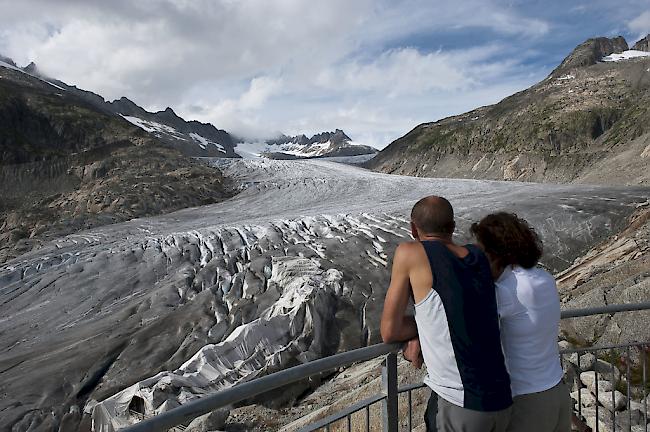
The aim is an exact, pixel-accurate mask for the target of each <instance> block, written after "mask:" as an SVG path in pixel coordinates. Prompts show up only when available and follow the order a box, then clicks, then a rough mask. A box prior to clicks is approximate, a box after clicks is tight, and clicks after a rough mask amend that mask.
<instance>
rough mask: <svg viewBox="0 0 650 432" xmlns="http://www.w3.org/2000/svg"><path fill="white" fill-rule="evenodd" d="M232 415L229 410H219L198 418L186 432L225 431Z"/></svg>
mask: <svg viewBox="0 0 650 432" xmlns="http://www.w3.org/2000/svg"><path fill="white" fill-rule="evenodd" d="M228 415H230V411H229V410H227V409H218V410H215V411H212V412H211V413H208V414H205V415H202V416H201V417H197V418H195V419H194V420H192V422H191V423H190V424H189V425H188V426H187V429H185V431H186V432H210V431H218V430H220V429H223V427H224V426H225V424H226V420H227V419H228Z"/></svg>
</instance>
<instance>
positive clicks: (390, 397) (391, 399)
mask: <svg viewBox="0 0 650 432" xmlns="http://www.w3.org/2000/svg"><path fill="white" fill-rule="evenodd" d="M381 382H382V386H383V389H384V394H385V395H386V399H384V401H383V402H382V415H383V419H382V420H383V423H384V432H397V429H398V423H399V422H398V414H397V408H398V406H397V396H398V393H397V354H396V353H394V352H392V353H390V354H388V355H387V356H386V360H384V366H383V367H382V370H381Z"/></svg>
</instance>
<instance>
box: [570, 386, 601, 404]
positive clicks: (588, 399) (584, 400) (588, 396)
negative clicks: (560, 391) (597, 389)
mask: <svg viewBox="0 0 650 432" xmlns="http://www.w3.org/2000/svg"><path fill="white" fill-rule="evenodd" d="M578 397H579V398H580V400H578ZM571 398H572V399H573V400H574V401H575V403H576V404H577V403H578V402H580V405H582V407H583V408H588V407H592V406H596V397H595V396H594V395H593V394H592V393H591V392H590V391H589V390H588V389H586V388H581V389H580V391H579V392H578V391H574V392H573V393H571Z"/></svg>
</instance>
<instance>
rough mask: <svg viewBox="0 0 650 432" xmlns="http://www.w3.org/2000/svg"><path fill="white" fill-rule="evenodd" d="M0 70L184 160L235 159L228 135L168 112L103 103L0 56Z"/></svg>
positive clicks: (131, 104)
mask: <svg viewBox="0 0 650 432" xmlns="http://www.w3.org/2000/svg"><path fill="white" fill-rule="evenodd" d="M0 66H2V67H4V68H5V69H8V70H10V71H11V72H12V73H13V77H12V78H14V79H15V78H18V75H19V74H22V75H24V76H25V77H26V78H27V79H36V80H40V81H41V82H42V83H43V84H49V86H46V88H47V89H49V90H57V91H58V93H59V96H60V97H63V98H64V99H67V98H69V97H72V98H75V99H76V100H77V102H83V103H84V105H86V106H88V107H91V109H92V110H94V111H99V112H102V113H104V114H106V115H107V116H113V117H117V118H118V120H122V119H124V120H127V121H128V122H130V123H131V124H133V125H135V126H137V127H139V128H140V129H142V130H144V131H145V132H146V134H145V135H149V136H151V137H153V138H156V139H157V140H158V141H159V142H161V143H163V144H165V145H167V146H168V147H171V148H174V149H176V150H179V151H181V152H182V153H183V154H185V155H187V156H202V157H238V156H237V154H235V152H234V151H233V147H234V145H235V144H234V139H233V138H232V136H231V135H230V134H229V133H228V132H226V131H224V130H221V129H217V128H216V127H214V126H213V125H212V124H209V123H201V122H198V121H196V120H191V121H186V120H184V119H183V118H181V117H179V116H178V115H177V114H176V113H175V112H174V111H173V110H172V109H171V108H167V109H165V110H163V111H158V112H148V111H146V110H145V109H143V108H142V107H140V106H138V105H136V104H135V103H134V102H132V101H131V100H129V99H128V98H126V97H122V98H121V99H118V100H115V101H113V102H107V101H105V100H104V98H103V97H101V96H99V95H97V94H95V93H93V92H90V91H87V90H83V89H79V88H77V87H76V86H73V85H69V84H66V83H64V82H62V81H59V80H56V79H53V78H50V77H47V76H46V75H44V74H43V73H42V72H40V71H39V69H38V67H37V66H36V65H35V64H34V63H30V64H29V65H28V66H26V67H24V68H18V67H17V66H16V64H15V63H14V62H13V61H11V59H8V58H5V57H2V56H0Z"/></svg>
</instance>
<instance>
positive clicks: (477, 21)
mask: <svg viewBox="0 0 650 432" xmlns="http://www.w3.org/2000/svg"><path fill="white" fill-rule="evenodd" d="M643 2H647V0H624V3H625V4H618V3H617V4H611V2H606V1H604V0H593V1H592V2H584V3H583V4H582V5H580V7H579V9H576V12H575V13H574V14H573V15H572V14H571V13H567V11H566V9H567V7H566V3H565V2H561V1H559V0H549V1H548V2H544V3H543V4H542V3H536V2H513V1H510V0H464V1H462V2H459V1H456V0H440V1H436V2H431V1H427V0H402V1H399V2H394V1H391V0H355V1H349V0H328V1H326V2H313V1H308V0H242V1H235V0H191V1H190V0H140V1H137V2H135V1H132V0H111V1H104V0H66V1H64V2H52V1H51V0H30V1H14V0H0V16H2V17H3V26H2V28H1V29H0V53H1V54H4V55H7V56H9V57H12V58H13V59H14V60H16V61H17V62H18V63H19V64H27V63H28V62H29V61H35V62H36V63H37V64H38V66H39V68H40V69H41V70H43V71H45V72H46V73H48V74H49V75H52V76H54V77H56V78H59V79H61V80H63V81H66V82H68V83H70V84H75V85H78V86H79V87H82V88H85V89H88V90H92V91H95V92H97V93H99V94H101V95H102V96H104V97H106V98H107V99H115V98H119V97H121V96H127V97H129V98H131V99H132V100H134V101H135V102H136V103H138V104H140V105H142V106H144V107H145V108H148V109H164V108H165V107H167V106H171V107H172V108H174V110H176V111H177V112H179V113H180V114H181V115H183V116H185V117H188V118H196V119H198V120H201V121H208V122H211V123H213V124H215V126H217V127H220V128H225V129H226V130H230V131H233V132H235V133H238V134H243V135H248V136H252V137H260V136H264V135H270V134H275V133H277V132H279V131H283V132H287V133H300V132H305V133H315V132H319V131H320V130H323V129H329V130H332V129H334V128H343V129H344V130H346V132H347V133H348V134H349V135H350V136H351V137H352V138H354V139H357V138H358V139H359V140H364V141H367V142H369V141H373V140H374V142H372V144H374V145H377V146H380V147H381V146H383V145H386V144H387V141H386V140H389V139H393V138H395V137H398V136H400V135H402V134H404V133H405V132H407V131H408V130H410V129H411V128H412V127H414V126H415V125H416V124H417V123H420V122H424V121H432V120H436V119H438V118H440V117H442V116H446V115H450V114H454V113H458V112H461V111H465V110H469V109H471V108H474V107H476V106H478V105H480V104H485V103H491V102H495V101H498V100H499V99H501V98H502V97H504V96H507V95H508V94H510V93H512V92H514V91H518V90H521V89H523V88H525V87H527V86H529V85H531V84H533V83H534V82H536V81H537V80H539V79H540V78H542V77H543V76H544V75H545V74H546V73H547V72H548V71H549V70H550V69H551V68H552V67H553V66H555V64H554V63H555V62H556V60H557V58H556V57H559V58H561V56H563V55H566V53H568V52H569V51H570V50H571V49H572V48H573V47H574V46H575V45H576V44H577V43H579V42H581V41H582V40H584V39H586V38H587V37H591V36H594V35H597V34H607V32H608V31H610V30H611V29H612V28H614V27H615V25H619V26H620V25H628V27H629V29H630V31H634V32H640V31H646V30H642V29H643V28H645V29H647V25H646V24H644V22H645V21H643V20H644V19H647V13H645V14H641V15H639V14H638V12H637V11H638V9H639V8H640V7H641V6H642V5H643ZM643 7H644V9H643V10H647V3H645V5H644V6H643ZM578 11H579V15H580V17H581V18H580V19H581V20H585V23H584V24H585V25H584V26H583V25H581V26H575V22H574V21H575V16H576V14H577V12H578ZM594 14H596V15H594ZM569 15H570V16H569ZM601 16H607V17H611V19H609V18H608V20H601V19H600V17H601ZM594 17H596V18H598V19H596V18H594ZM634 17H636V18H634ZM643 17H646V18H643ZM587 24H588V25H587ZM614 24H615V25H614ZM644 26H646V27H644ZM549 56H551V59H552V60H551V61H549V60H548V59H549Z"/></svg>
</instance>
